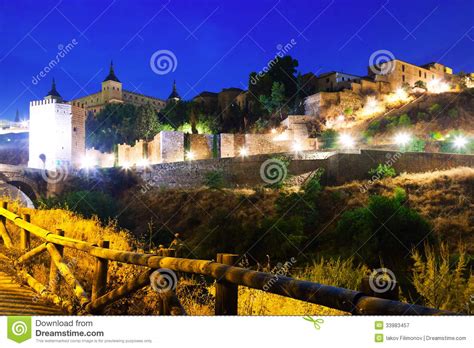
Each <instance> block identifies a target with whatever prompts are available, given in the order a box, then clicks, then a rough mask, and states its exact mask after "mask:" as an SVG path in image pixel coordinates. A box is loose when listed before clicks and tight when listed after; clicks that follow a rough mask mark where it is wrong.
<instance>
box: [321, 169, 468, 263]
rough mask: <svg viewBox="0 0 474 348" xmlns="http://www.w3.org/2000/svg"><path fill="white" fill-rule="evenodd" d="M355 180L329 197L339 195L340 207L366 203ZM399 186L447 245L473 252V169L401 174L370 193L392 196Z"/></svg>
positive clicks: (329, 191)
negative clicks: (464, 246)
mask: <svg viewBox="0 0 474 348" xmlns="http://www.w3.org/2000/svg"><path fill="white" fill-rule="evenodd" d="M365 183H366V182H359V181H355V182H352V183H349V184H346V185H342V186H337V187H330V188H327V189H326V190H325V192H326V194H328V195H331V194H334V193H337V194H338V195H339V196H340V197H341V204H346V205H347V206H348V207H350V208H352V207H359V206H362V205H364V204H366V203H367V200H368V197H369V195H368V194H367V193H363V192H361V190H360V188H361V184H365ZM396 187H401V188H403V189H404V190H405V191H406V192H407V194H408V197H409V202H408V204H409V205H410V207H411V208H413V209H415V210H416V211H417V212H419V213H420V214H421V215H422V216H424V217H425V218H426V219H427V220H428V221H430V223H431V224H432V226H433V232H434V234H435V235H436V236H437V237H438V238H439V239H441V240H443V241H445V242H447V243H448V246H449V249H450V250H451V251H453V250H454V249H456V248H457V246H458V244H459V242H463V244H465V245H466V250H467V253H468V254H472V253H474V223H473V222H474V202H473V201H472V197H473V196H474V168H469V167H459V168H454V169H449V170H443V171H433V172H427V173H419V174H406V173H402V174H401V175H400V176H397V177H395V178H386V179H382V180H380V181H377V182H375V183H374V184H373V185H372V186H370V188H369V190H368V192H369V194H379V195H391V194H393V191H394V189H395V188H396Z"/></svg>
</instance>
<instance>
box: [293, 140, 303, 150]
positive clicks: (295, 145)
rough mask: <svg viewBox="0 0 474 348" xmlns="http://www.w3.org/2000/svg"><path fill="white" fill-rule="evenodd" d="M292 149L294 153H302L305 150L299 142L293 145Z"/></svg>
mask: <svg viewBox="0 0 474 348" xmlns="http://www.w3.org/2000/svg"><path fill="white" fill-rule="evenodd" d="M291 149H292V150H293V151H294V152H300V151H302V150H303V146H301V144H300V143H298V142H294V143H293V144H292V145H291Z"/></svg>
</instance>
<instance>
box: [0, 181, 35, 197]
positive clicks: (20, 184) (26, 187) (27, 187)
mask: <svg viewBox="0 0 474 348" xmlns="http://www.w3.org/2000/svg"><path fill="white" fill-rule="evenodd" d="M6 183H7V184H9V185H12V186H15V187H16V188H17V189H19V190H20V191H21V192H23V193H24V194H25V195H26V196H28V198H30V199H31V200H32V201H35V200H36V199H38V198H39V197H40V195H39V193H38V191H37V190H36V185H35V184H34V183H33V185H32V183H31V182H29V180H27V179H26V180H25V179H21V178H15V179H13V180H11V179H10V180H8V181H6Z"/></svg>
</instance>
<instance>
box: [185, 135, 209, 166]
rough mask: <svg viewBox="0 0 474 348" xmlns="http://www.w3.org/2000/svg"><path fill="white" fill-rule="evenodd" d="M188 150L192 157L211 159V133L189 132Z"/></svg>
mask: <svg viewBox="0 0 474 348" xmlns="http://www.w3.org/2000/svg"><path fill="white" fill-rule="evenodd" d="M188 136H189V151H190V152H191V153H192V156H193V159H196V160H202V159H211V158H213V151H212V150H213V141H214V135H212V134H189V135H188Z"/></svg>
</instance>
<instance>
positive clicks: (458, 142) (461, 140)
mask: <svg viewBox="0 0 474 348" xmlns="http://www.w3.org/2000/svg"><path fill="white" fill-rule="evenodd" d="M467 143H468V141H467V139H466V138H465V137H463V136H462V135H458V136H456V137H455V138H454V139H453V145H454V147H455V148H457V149H458V150H461V149H463V148H465V147H466V145H467Z"/></svg>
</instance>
